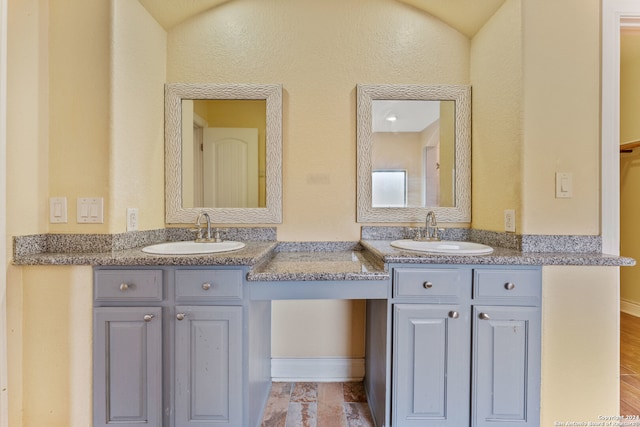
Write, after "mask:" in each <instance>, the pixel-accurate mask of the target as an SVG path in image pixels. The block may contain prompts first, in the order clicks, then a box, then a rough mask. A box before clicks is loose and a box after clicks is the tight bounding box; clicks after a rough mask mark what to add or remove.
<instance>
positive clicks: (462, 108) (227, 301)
mask: <svg viewBox="0 0 640 427" xmlns="http://www.w3.org/2000/svg"><path fill="white" fill-rule="evenodd" d="M470 92H471V89H470V87H469V86H424V85H404V86H403V85H358V86H357V93H356V96H357V115H358V123H357V201H356V203H357V222H359V223H384V222H386V223H396V224H398V223H402V224H416V223H418V224H420V223H422V221H424V219H425V215H426V216H427V222H426V224H425V226H426V227H425V228H424V229H423V228H422V227H418V228H410V227H401V226H391V227H373V226H364V225H363V226H362V230H361V240H360V241H358V242H279V241H277V237H276V228H275V227H259V226H256V227H250V226H249V227H238V228H223V229H221V230H220V231H215V232H213V233H212V232H211V229H210V227H211V219H215V222H216V224H218V225H223V224H278V223H281V222H282V87H281V86H280V85H215V84H178V83H175V84H167V85H166V87H165V115H166V116H165V161H166V165H165V171H166V182H165V184H166V185H165V196H166V206H165V207H166V217H165V222H166V224H181V225H184V224H193V222H194V219H195V218H196V217H197V218H198V220H197V221H196V222H197V225H198V226H200V219H201V218H202V217H204V218H205V219H206V220H207V225H208V230H207V234H206V237H205V236H204V235H203V234H202V233H201V232H199V233H198V237H197V239H196V241H194V240H193V232H192V231H191V230H188V229H182V228H176V227H170V228H166V229H164V230H151V231H143V232H133V233H124V234H123V235H113V236H110V238H111V239H112V241H111V244H106V245H97V244H96V245H94V244H91V242H89V243H87V242H86V241H85V240H86V239H88V240H91V239H94V238H95V236H93V237H92V236H91V235H81V234H79V235H41V236H24V237H18V238H15V240H14V259H13V262H14V264H16V265H90V266H92V267H93V427H106V426H113V425H118V426H120V427H133V426H150V427H187V426H198V427H214V426H215V427H223V426H227V427H257V426H259V425H260V421H261V417H262V414H263V411H264V408H265V405H266V402H267V398H268V396H269V391H270V389H271V382H272V373H271V372H272V371H271V306H272V301H274V300H320V299H322V300H332V299H333V300H335V299H341V300H365V301H366V334H365V338H366V343H365V352H366V356H365V374H364V383H365V389H366V392H367V397H368V403H369V407H370V409H371V412H372V415H373V418H374V421H375V424H376V426H377V427H413V426H416V427H418V426H419V427H435V426H438V427H443V426H451V427H464V426H473V427H488V426H505V425H510V426H511V425H518V426H531V427H534V426H539V425H540V396H541V392H540V385H541V308H542V269H543V266H546V265H578V266H589V265H592V266H621V265H633V264H634V263H635V262H634V261H633V260H631V259H628V258H621V257H612V256H606V255H602V254H601V253H600V245H599V243H600V242H599V238H598V237H597V236H533V237H534V239H533V241H534V244H533V245H532V244H531V242H529V243H528V244H527V245H525V244H524V243H523V241H522V238H524V237H525V236H519V237H517V236H516V235H515V234H507V233H494V232H484V231H481V230H473V229H468V228H458V229H457V228H447V229H442V230H439V229H438V228H437V223H436V222H435V215H437V216H438V219H439V220H441V221H442V222H449V223H457V224H469V223H470V218H471V187H470V181H471V170H470V159H471V127H470V117H471V114H470V111H471V106H470ZM238 100H241V101H251V102H249V103H243V104H242V108H243V109H246V108H247V106H248V105H249V104H251V105H252V106H253V107H257V108H258V109H262V110H264V111H263V113H261V114H262V115H263V116H264V117H263V119H264V120H262V121H263V122H264V124H261V125H260V126H259V130H258V132H257V134H258V135H261V136H260V137H259V138H258V140H259V141H258V148H257V150H258V152H260V153H262V154H260V155H258V158H257V160H256V159H255V158H254V157H255V156H254V157H251V158H252V159H253V161H255V162H257V164H258V166H257V168H258V169H256V170H252V174H253V175H255V176H256V177H257V176H261V177H262V176H264V179H262V178H260V179H258V180H257V181H256V182H254V183H252V184H251V183H249V184H247V187H246V188H244V189H242V191H239V192H240V193H243V197H244V198H245V199H246V200H253V202H251V203H246V204H245V205H243V206H240V207H238V206H236V205H234V204H233V203H235V202H234V201H233V200H232V199H234V198H235V196H237V195H236V194H226V193H225V192H224V191H219V189H214V188H209V187H210V184H211V183H212V182H214V181H216V180H221V179H223V178H229V177H222V176H221V177H218V178H216V179H213V180H212V179H209V180H205V181H202V180H203V179H204V177H205V176H206V175H207V174H208V173H209V172H211V171H209V169H208V168H206V167H205V168H204V169H205V170H204V171H203V170H201V169H202V168H201V167H200V165H201V164H203V162H204V161H205V159H202V158H200V157H201V155H200V154H198V153H201V151H203V150H204V153H205V157H206V156H207V155H208V154H206V153H207V150H208V148H206V145H207V143H206V140H204V139H202V140H198V139H197V138H196V137H195V135H196V134H199V135H200V136H201V137H202V135H204V134H206V133H207V132H208V129H209V128H213V127H214V126H213V125H212V123H213V121H214V120H215V119H216V118H217V116H216V114H213V113H212V114H210V115H209V113H208V112H209V111H210V110H214V109H216V108H226V109H231V108H232V106H233V105H234V104H233V103H232V102H231V101H238ZM201 101H202V102H201ZM217 101H222V102H223V106H222V107H220V105H219V104H218V102H217ZM253 101H259V102H257V103H254V102H253ZM415 101H420V102H418V103H416V102H415ZM416 105H419V107H420V108H421V109H425V110H424V111H427V110H431V111H432V112H431V113H423V112H420V111H422V110H420V111H418V112H417V113H416V112H414V113H415V114H417V115H424V116H425V117H426V116H429V120H427V122H426V124H424V123H423V124H422V126H421V128H422V127H424V126H427V127H426V130H425V131H422V132H420V133H419V136H416V135H413V136H411V135H404V134H414V133H416V132H409V131H406V130H400V129H399V128H398V126H399V123H400V122H401V120H397V119H398V117H399V116H397V115H396V113H397V112H400V111H402V112H404V111H406V109H408V108H410V107H414V106H416ZM396 108H398V109H397V110H396ZM203 116H206V117H209V118H208V119H205V118H206V117H203ZM207 120H209V121H210V122H211V123H208V122H207ZM381 123H382V124H381ZM389 123H391V124H393V126H395V127H390V128H389V127H384V126H391V125H390V124H389ZM215 126H216V127H227V126H226V125H224V124H216V125H215ZM245 127H247V128H250V127H251V128H252V127H255V126H254V125H253V124H251V125H247V126H245ZM191 132H193V135H192V134H191ZM254 134H255V132H254ZM416 134H417V133H416ZM445 136H448V137H445ZM392 137H393V138H392ZM260 138H262V139H260ZM409 140H411V141H413V142H411V143H409V142H408V141H409ZM434 141H435V142H436V143H437V144H439V145H438V148H437V149H435V148H434V147H435V146H434ZM203 146H205V148H204V149H203ZM405 146H406V147H414V148H415V150H414V149H413V148H412V149H411V150H408V149H407V150H405V149H404V148H403V149H400V147H405ZM212 150H213V149H212ZM434 150H435V151H434ZM434 153H435V154H434ZM437 153H439V154H437ZM217 155H218V154H216V155H215V156H217ZM434 155H435V157H434ZM198 156H200V157H198ZM215 156H213V157H215ZM396 157H397V158H396ZM415 159H422V160H423V161H424V162H423V163H424V165H423V166H425V167H424V168H423V167H422V166H420V165H419V164H413V163H415V162H413V163H412V162H410V161H409V160H415ZM404 161H406V163H404ZM255 162H254V163H255ZM226 163H229V161H228V160H226V159H223V160H221V163H216V165H222V167H221V168H218V167H216V168H213V169H215V170H216V172H218V169H221V170H223V169H225V168H224V166H225V164H226ZM205 164H206V163H205ZM429 165H430V168H431V169H432V172H433V174H432V175H429V176H428V177H427V176H426V175H425V170H426V169H428V168H427V166H429ZM254 169H255V168H254ZM221 173H222V172H221ZM201 175H202V176H201ZM399 175H402V176H401V179H400V180H399V181H393V180H394V179H396V178H398V176H399ZM434 177H435V178H434ZM427 178H429V179H427ZM242 179H244V178H242ZM256 179H257V178H256ZM380 179H382V180H383V181H384V180H389V181H388V182H385V185H386V184H389V183H392V182H400V183H401V184H402V185H404V187H402V185H401V187H402V188H399V189H397V190H398V191H396V192H395V193H393V192H392V193H386V192H385V191H378V190H380V188H383V187H385V185H383V186H381V187H380V186H378V184H377V183H378V182H379V181H378V180H380ZM238 180H239V178H233V179H231V180H230V181H227V182H236V181H238ZM416 182H421V183H422V184H421V185H422V187H421V188H414V183H416ZM222 187H225V186H222ZM222 190H225V188H222ZM245 193H246V194H245ZM245 196H246V197H245ZM227 197H230V198H229V200H231V201H229V202H227V203H229V204H224V203H223V204H216V203H211V201H210V200H219V199H222V198H227ZM208 200H209V201H208ZM430 216H431V219H432V221H431V222H430V221H429V218H430ZM418 232H419V233H420V235H423V236H426V237H427V238H426V239H414V238H415V237H416V235H417V233H418ZM439 233H440V234H441V235H440V236H438V234H439ZM528 237H532V236H528ZM440 238H441V239H442V240H440ZM519 238H521V240H518V239H519ZM76 240H77V242H75V243H74V241H76ZM533 246H535V248H533ZM87 248H88V249H87ZM532 248H533V249H532ZM549 248H551V249H549Z"/></svg>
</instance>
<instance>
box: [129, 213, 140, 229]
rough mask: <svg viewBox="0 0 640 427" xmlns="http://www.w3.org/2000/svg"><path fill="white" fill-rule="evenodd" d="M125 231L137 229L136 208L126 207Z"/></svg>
mask: <svg viewBox="0 0 640 427" xmlns="http://www.w3.org/2000/svg"><path fill="white" fill-rule="evenodd" d="M127 231H138V208H127Z"/></svg>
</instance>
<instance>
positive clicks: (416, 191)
mask: <svg viewBox="0 0 640 427" xmlns="http://www.w3.org/2000/svg"><path fill="white" fill-rule="evenodd" d="M371 114H372V129H371V131H372V148H371V169H372V170H371V204H372V207H427V206H454V200H455V102H454V101H439V100H436V101H430V100H426V101H425V100H374V101H373V102H372V106H371Z"/></svg>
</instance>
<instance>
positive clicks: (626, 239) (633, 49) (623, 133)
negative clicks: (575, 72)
mask: <svg viewBox="0 0 640 427" xmlns="http://www.w3.org/2000/svg"><path fill="white" fill-rule="evenodd" d="M620 42H621V44H622V49H621V58H620V62H621V64H620V143H624V142H632V141H638V140H640V120H638V115H639V114H640V77H638V76H640V55H639V54H638V53H639V52H640V32H637V31H630V32H626V33H625V32H623V33H622V37H621V40H620ZM638 194H640V149H637V148H636V149H635V150H634V152H633V153H630V154H621V155H620V253H622V254H623V255H625V256H629V257H633V258H635V259H640V238H639V237H640V223H639V222H638V212H640V198H639V197H638ZM638 283H640V266H638V265H636V266H634V267H628V268H623V269H622V270H621V271H620V296H621V298H622V300H623V301H625V302H629V303H632V304H640V287H639V286H638Z"/></svg>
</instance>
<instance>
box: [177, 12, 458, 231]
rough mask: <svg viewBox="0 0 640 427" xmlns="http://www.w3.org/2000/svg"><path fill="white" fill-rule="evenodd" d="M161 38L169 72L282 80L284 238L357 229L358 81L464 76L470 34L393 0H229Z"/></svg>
mask: <svg viewBox="0 0 640 427" xmlns="http://www.w3.org/2000/svg"><path fill="white" fill-rule="evenodd" d="M168 46H169V47H168V52H169V53H168V66H167V77H168V80H169V81H186V82H219V83H226V82H238V81H247V82H261V83H281V84H282V85H283V90H284V107H283V153H284V154H283V165H284V170H283V183H284V187H283V190H284V210H283V214H284V220H283V224H282V225H280V226H279V227H278V238H279V239H280V240H285V241H305V240H356V239H358V238H359V235H360V224H358V223H356V222H355V212H356V201H355V198H356V197H355V196H356V183H355V176H356V169H355V168H356V142H355V141H356V139H355V134H356V120H355V110H356V109H355V86H356V84H357V83H388V82H393V83H424V84H430V83H434V84H435V83H440V84H467V83H469V53H468V49H469V41H468V40H467V39H466V38H465V37H464V36H462V35H461V34H460V33H458V32H457V31H455V30H452V29H451V28H450V27H448V26H446V25H444V24H442V23H441V22H440V21H437V20H435V19H433V18H431V17H429V16H428V15H426V14H424V13H421V12H419V11H418V10H417V9H414V8H412V7H409V6H406V5H404V4H402V3H400V2H397V1H393V0H371V1H367V2H361V1H353V0H350V1H340V0H327V1H322V2H292V1H289V0H275V1H271V2H268V3H265V2H263V1H260V0H243V1H234V2H229V3H225V4H223V5H221V6H219V7H218V8H215V9H212V10H210V11H208V12H205V13H203V14H201V15H199V16H197V17H195V18H193V19H192V20H190V21H187V22H185V23H183V24H181V25H179V26H177V27H175V28H173V29H171V31H170V32H169V37H168ZM434 58H438V59H437V61H434ZM318 176H320V177H322V179H315V178H317V177H318Z"/></svg>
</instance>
